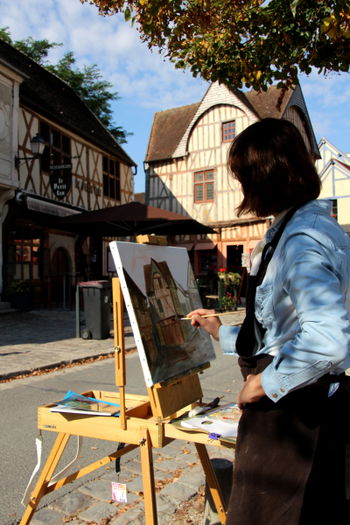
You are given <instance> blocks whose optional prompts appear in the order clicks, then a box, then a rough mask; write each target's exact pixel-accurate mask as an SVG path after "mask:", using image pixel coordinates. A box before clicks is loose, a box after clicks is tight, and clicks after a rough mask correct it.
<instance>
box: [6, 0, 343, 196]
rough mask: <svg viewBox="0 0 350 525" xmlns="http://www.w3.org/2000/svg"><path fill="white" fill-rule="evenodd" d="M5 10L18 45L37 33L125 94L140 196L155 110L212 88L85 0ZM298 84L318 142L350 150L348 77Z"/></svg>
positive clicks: (17, 4) (119, 108)
mask: <svg viewBox="0 0 350 525" xmlns="http://www.w3.org/2000/svg"><path fill="white" fill-rule="evenodd" d="M0 13H1V22H0V25H1V27H6V26H8V27H9V30H10V32H11V36H12V38H13V39H14V40H19V39H22V38H27V37H28V36H31V37H33V38H34V39H43V38H47V39H48V40H49V41H51V42H59V43H62V44H63V46H62V47H59V48H57V49H56V50H53V51H52V53H51V55H50V57H49V58H50V60H51V61H52V62H55V61H56V60H58V59H59V58H60V57H61V56H62V55H63V53H64V52H65V51H73V52H74V55H75V57H76V59H77V65H78V66H79V67H81V66H82V65H83V64H86V65H91V64H97V66H98V67H99V69H100V70H101V72H102V74H103V77H104V79H106V80H108V81H110V82H111V83H112V84H113V91H117V92H118V94H119V96H120V97H121V98H120V100H118V101H116V102H115V103H113V111H114V120H115V122H116V124H117V125H120V126H122V127H123V128H125V129H126V130H127V131H130V132H132V133H133V136H131V137H129V138H128V142H127V144H125V145H123V147H124V149H125V151H126V152H127V153H128V154H129V155H130V157H131V158H132V159H133V160H134V161H135V162H136V163H137V164H138V174H137V176H136V178H135V191H137V192H138V191H143V190H144V175H143V168H142V162H143V160H144V157H145V153H146V149H147V144H148V137H149V132H150V129H151V124H152V119H153V115H154V113H155V112H157V111H162V110H165V109H169V108H173V107H177V106H182V105H185V104H192V103H194V102H198V101H200V100H201V98H202V96H203V95H204V93H205V91H206V89H207V88H208V84H207V83H206V82H204V81H202V80H201V79H198V78H197V79H194V78H193V77H192V76H191V74H190V73H189V72H182V71H179V70H176V69H175V68H174V66H173V65H172V64H170V63H169V62H167V61H165V60H164V59H163V58H162V57H161V55H160V54H159V53H158V52H156V51H153V52H151V51H149V49H148V48H147V46H146V45H145V44H143V43H142V42H141V41H140V38H139V35H138V33H137V31H136V29H135V28H132V27H131V26H130V25H129V24H128V23H126V22H124V19H123V18H122V17H120V16H112V17H102V16H99V15H98V10H97V8H96V7H95V6H93V5H89V4H81V3H80V1H79V0H45V2H43V0H15V1H13V0H0ZM300 83H301V87H302V91H303V94H304V97H305V101H306V105H307V108H308V111H309V115H310V118H311V122H312V124H313V128H314V131H315V135H316V139H317V141H319V140H320V139H321V138H322V137H326V138H327V139H328V140H329V141H330V142H332V144H334V145H335V146H336V147H337V148H339V149H340V150H341V151H342V152H343V153H349V152H350V75H349V74H345V73H343V74H341V75H338V74H335V73H333V74H331V75H329V76H328V77H324V76H320V75H317V74H312V75H311V76H309V77H306V76H302V77H301V78H300Z"/></svg>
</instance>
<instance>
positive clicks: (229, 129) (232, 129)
mask: <svg viewBox="0 0 350 525" xmlns="http://www.w3.org/2000/svg"><path fill="white" fill-rule="evenodd" d="M221 129H222V142H232V141H233V139H234V138H235V136H236V121H235V120H230V121H229V122H223V123H222V128H221Z"/></svg>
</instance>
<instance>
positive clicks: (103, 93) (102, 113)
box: [0, 27, 131, 144]
mask: <svg viewBox="0 0 350 525" xmlns="http://www.w3.org/2000/svg"><path fill="white" fill-rule="evenodd" d="M0 38H1V39H2V40H4V41H5V42H7V43H8V44H11V45H13V46H14V47H15V48H16V49H18V50H19V51H22V53H24V54H26V55H27V56H29V57H30V58H31V59H32V60H34V61H35V62H38V63H39V64H40V65H42V66H43V67H45V68H46V69H47V70H49V71H51V73H55V74H56V75H57V76H58V77H59V78H61V79H62V80H64V81H65V82H67V84H68V85H69V86H70V87H71V88H72V89H74V91H75V92H76V93H77V94H78V95H79V97H80V98H81V99H82V100H83V101H84V102H85V104H86V105H87V106H88V108H90V109H91V111H92V112H93V113H94V114H95V115H96V116H97V117H98V118H99V119H100V120H101V122H102V124H103V125H104V126H105V127H106V128H107V129H108V130H109V131H110V132H111V134H112V135H113V136H114V138H115V139H116V140H117V141H118V142H119V144H123V143H125V142H126V137H127V136H128V135H131V133H128V132H127V131H125V130H124V129H123V128H121V127H118V126H116V125H115V123H114V122H113V114H112V109H111V102H112V101H114V100H118V99H119V97H118V93H113V92H111V91H110V88H111V87H113V86H112V84H111V83H110V82H108V81H106V80H103V78H102V75H101V72H100V70H99V69H98V67H97V65H96V64H93V65H92V66H83V68H82V69H79V68H77V67H76V66H75V57H74V54H73V53H72V52H71V51H70V52H68V53H65V54H64V56H63V58H61V59H60V60H59V61H58V62H57V64H49V63H47V57H48V53H49V51H50V49H52V48H54V47H57V46H61V45H62V44H58V43H56V42H49V41H48V40H34V39H33V38H31V37H29V38H26V39H25V40H16V41H12V39H11V35H10V33H9V29H8V27H3V28H0Z"/></svg>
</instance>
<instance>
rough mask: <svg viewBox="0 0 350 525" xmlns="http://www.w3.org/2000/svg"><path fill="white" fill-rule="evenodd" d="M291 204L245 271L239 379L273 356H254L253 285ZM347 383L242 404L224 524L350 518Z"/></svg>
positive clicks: (321, 522) (281, 524)
mask: <svg viewBox="0 0 350 525" xmlns="http://www.w3.org/2000/svg"><path fill="white" fill-rule="evenodd" d="M295 211H296V210H295V209H293V210H290V211H289V212H288V213H287V214H286V216H285V218H284V220H283V221H282V224H281V226H280V228H279V230H278V231H277V233H276V234H275V236H274V238H273V239H272V241H271V242H270V243H268V244H267V245H266V246H265V248H264V251H263V254H262V262H261V265H260V268H259V271H258V274H257V275H256V276H254V277H251V278H249V281H250V282H249V284H248V287H249V289H248V294H247V315H246V318H245V320H244V323H243V325H242V327H241V330H240V333H239V336H238V338H237V342H236V351H237V353H238V354H239V355H240V356H241V357H240V358H239V364H240V367H241V371H242V375H243V377H244V378H246V376H247V375H248V374H258V373H260V372H262V371H263V370H264V369H265V368H266V367H267V366H268V365H269V364H270V363H271V361H272V357H271V356H268V355H262V354H259V355H256V353H257V352H258V350H259V348H261V345H262V340H263V336H264V328H263V327H262V326H261V325H260V324H259V323H258V322H257V320H256V318H255V314H254V310H255V290H256V287H257V286H258V285H259V284H261V283H262V281H263V279H264V276H265V273H266V270H267V267H268V264H269V262H270V260H271V258H272V255H273V253H274V250H275V248H276V246H277V243H278V241H279V239H280V237H281V235H282V232H283V230H284V228H285V226H286V224H287V222H288V220H290V218H291V217H292V215H293V213H294V212H295ZM339 380H340V386H339V388H338V390H337V392H336V393H335V394H334V395H333V396H331V397H328V392H329V385H330V383H331V382H335V381H339ZM349 382H350V378H349V377H347V376H345V375H343V376H341V378H339V377H338V376H337V377H334V376H333V377H332V376H330V375H326V376H324V377H322V378H321V379H320V380H319V381H317V382H316V383H314V384H313V385H309V386H306V387H303V388H300V389H297V390H295V391H294V392H291V393H289V394H287V395H286V396H284V397H283V398H282V399H281V400H279V401H278V402H277V403H274V402H273V401H271V400H270V399H269V398H268V397H267V396H265V397H264V398H262V399H261V400H260V401H258V402H256V403H249V404H247V405H246V407H245V408H244V410H243V414H242V417H241V420H240V424H239V429H238V437H237V444H236V452H235V467H234V473H233V485H232V492H231V497H230V502H229V509H228V515H227V521H226V525H313V524H314V523H315V525H345V524H346V525H349V524H350V513H349V509H348V508H347V500H346V492H345V491H346V488H345V485H346V484H345V481H346V479H348V478H349V476H348V475H345V456H346V442H348V441H349V439H348V436H349V434H350V432H349V422H348V420H349V419H350V415H349V412H348V410H349V399H350V394H349V393H348V391H347V390H349V392H350V388H349ZM349 456H350V454H349ZM349 463H350V461H349ZM349 497H350V494H348V499H349Z"/></svg>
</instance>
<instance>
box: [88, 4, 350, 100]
mask: <svg viewBox="0 0 350 525" xmlns="http://www.w3.org/2000/svg"><path fill="white" fill-rule="evenodd" d="M80 1H81V3H90V4H95V5H96V6H97V7H98V9H99V13H100V14H101V15H113V14H115V13H123V14H124V17H125V20H126V21H130V22H131V23H132V24H133V25H135V26H136V28H137V30H138V31H139V33H140V36H141V39H142V40H143V41H144V42H146V43H147V45H148V46H149V48H158V49H159V50H160V52H162V53H163V54H165V55H166V56H167V57H168V58H169V59H170V60H171V61H172V62H174V64H175V67H176V68H180V69H190V71H191V72H192V74H193V75H194V76H197V75H200V76H201V77H202V78H204V79H205V80H208V81H216V80H218V81H220V82H222V83H225V84H226V85H233V86H235V87H237V88H242V87H243V86H246V87H248V88H251V87H252V88H254V89H256V90H259V89H263V90H265V89H267V88H268V86H269V85H271V84H272V83H276V82H277V83H278V85H279V86H281V87H282V86H284V87H287V86H291V85H294V84H296V83H297V79H298V73H299V72H302V73H306V74H310V72H311V71H312V68H316V70H317V71H318V72H319V73H322V74H327V73H329V72H330V71H335V72H343V71H347V72H348V71H349V65H350V45H349V43H350V2H349V0H270V1H262V0H80Z"/></svg>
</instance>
